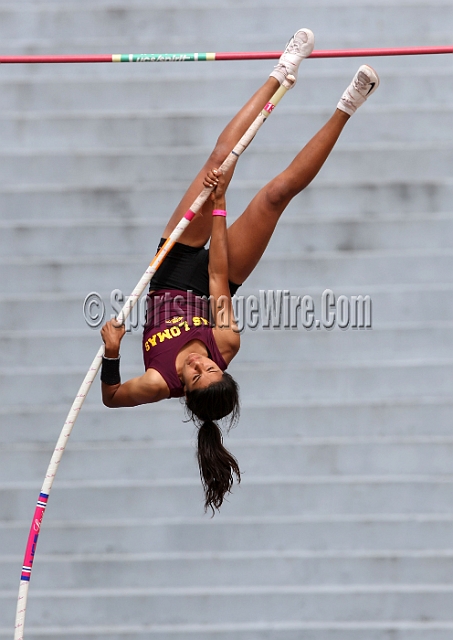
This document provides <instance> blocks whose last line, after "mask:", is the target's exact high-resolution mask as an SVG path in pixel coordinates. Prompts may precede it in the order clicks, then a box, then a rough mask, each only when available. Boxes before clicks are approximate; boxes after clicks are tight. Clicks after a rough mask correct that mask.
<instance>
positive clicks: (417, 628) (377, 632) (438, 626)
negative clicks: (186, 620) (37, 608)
mask: <svg viewBox="0 0 453 640" xmlns="http://www.w3.org/2000/svg"><path fill="white" fill-rule="evenodd" d="M269 629H271V630H269ZM30 631H31V633H30ZM364 631H365V632H366V634H367V638H368V639H369V640H387V638H388V635H389V633H390V634H392V636H393V638H395V640H424V638H425V637H426V634H427V633H429V634H430V638H431V640H450V635H451V624H450V623H448V622H446V623H430V622H426V623H424V622H421V623H412V622H410V621H409V622H406V621H405V622H399V623H398V622H384V623H382V622H373V623H360V622H357V623H347V622H346V623H335V622H326V623H317V622H308V623H305V624H304V623H298V622H294V621H292V622H286V621H279V622H276V623H273V624H267V623H263V622H255V623H247V624H225V625H206V626H201V625H182V626H173V625H164V626H146V625H145V626H141V627H137V626H135V627H133V628H130V627H127V629H124V627H119V628H118V627H110V626H104V627H100V626H96V627H85V628H84V629H81V627H80V626H77V627H75V628H74V629H71V630H70V632H71V638H73V639H74V640H85V639H86V637H87V636H88V637H89V636H90V635H93V634H100V635H101V637H103V636H105V635H107V636H108V638H109V640H135V639H136V638H142V637H143V635H145V636H147V637H150V638H162V637H165V634H168V636H167V637H170V638H172V640H187V638H199V637H202V638H203V640H235V638H237V637H238V635H239V634H240V637H241V638H244V640H261V638H262V637H263V633H266V640H299V638H300V634H301V633H303V634H304V638H306V640H362V638H363V633H364ZM45 633H46V634H48V635H47V636H44V637H48V638H49V639H50V638H52V637H54V636H55V635H58V634H59V633H61V628H60V627H53V628H46V630H45ZM28 635H29V636H31V637H32V638H42V637H43V635H42V633H41V632H40V631H39V630H37V629H36V627H35V628H33V627H32V628H31V629H28ZM0 637H9V636H8V633H7V631H6V630H5V632H4V633H3V634H2V630H1V629H0Z"/></svg>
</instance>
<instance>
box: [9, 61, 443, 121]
mask: <svg viewBox="0 0 453 640" xmlns="http://www.w3.org/2000/svg"><path fill="white" fill-rule="evenodd" d="M269 62H270V63H271V64H269ZM361 63H363V62H362V61H360V60H359V61H357V60H352V61H351V60H350V61H349V62H348V64H347V65H344V63H343V65H342V68H341V69H340V72H339V71H338V68H332V67H329V68H326V69H324V70H323V71H320V70H316V68H314V67H310V68H309V69H308V70H306V71H305V72H304V73H303V74H302V71H301V72H300V73H301V75H300V80H299V81H298V84H297V85H296V87H295V88H294V89H293V90H292V92H291V93H289V94H288V96H287V97H285V99H284V101H283V102H282V107H280V106H279V107H278V109H279V110H282V109H283V108H284V107H283V105H286V104H287V105H288V107H291V106H299V105H300V104H303V105H307V106H310V107H311V108H315V107H322V108H323V109H326V108H329V109H330V110H331V111H332V112H333V110H334V109H335V107H336V105H337V103H338V100H339V98H340V97H341V95H342V93H343V91H344V90H345V89H346V87H347V86H348V84H349V82H350V81H351V79H352V77H353V76H354V74H355V72H356V71H357V68H358V67H359V66H360V64H361ZM272 68H273V61H268V66H267V67H266V69H265V70H264V72H261V73H259V72H258V73H257V72H256V71H255V72H247V73H245V72H242V73H237V72H236V73H232V71H229V72H224V73H216V74H215V75H214V77H208V78H207V77H206V75H205V74H203V73H202V72H200V71H198V72H197V74H196V75H194V74H192V73H191V74H190V75H189V74H188V73H183V72H181V71H179V75H174V76H173V77H170V78H169V77H164V78H159V77H153V76H151V74H150V77H147V78H146V79H143V78H121V82H118V79H117V78H116V77H115V75H114V71H113V72H111V74H110V75H109V76H108V77H101V78H99V77H93V78H88V77H86V76H85V75H82V76H80V77H78V76H73V77H72V76H67V75H66V76H62V77H56V78H54V77H51V78H47V77H44V78H39V77H38V78H34V77H30V76H27V75H25V76H24V75H20V72H19V73H18V74H15V75H14V76H11V77H9V78H2V79H1V82H0V88H1V92H0V108H1V110H2V111H6V112H15V113H16V114H17V113H18V112H19V113H27V112H31V113H33V114H35V113H36V112H42V113H43V115H46V114H50V113H54V112H55V111H66V110H75V111H77V112H80V110H81V108H83V110H90V111H93V110H95V111H99V110H102V111H105V112H109V111H110V112H113V113H115V114H116V113H118V112H122V113H124V114H125V115H126V114H127V113H128V112H132V113H136V112H137V110H143V109H146V110H148V111H152V110H157V111H158V112H162V111H165V110H168V111H170V112H174V111H175V106H177V105H181V106H180V107H179V108H180V109H181V110H182V111H187V109H188V108H190V109H191V110H193V111H195V112H196V111H197V107H198V105H200V104H202V105H206V104H210V105H211V108H212V110H213V111H214V112H215V111H216V109H217V108H219V109H221V111H224V109H225V104H228V105H231V107H230V108H232V109H238V108H239V107H241V106H242V104H244V102H245V101H246V100H247V99H248V98H249V97H250V94H251V93H252V92H253V91H255V90H256V89H258V87H259V86H260V85H261V83H262V82H263V81H264V80H266V78H267V76H268V75H269V73H270V71H271V70H272ZM449 74H450V72H449V69H448V67H446V68H443V67H440V68H435V69H432V68H429V67H428V68H426V69H424V68H423V66H421V65H419V66H417V67H416V68H415V69H413V70H411V72H410V73H409V72H407V71H406V70H404V69H403V70H398V67H396V68H395V67H393V68H392V70H391V71H390V70H388V71H385V72H384V73H383V74H382V76H383V77H382V79H381V86H380V87H379V91H378V92H376V94H375V95H373V105H374V107H379V108H380V109H383V108H385V107H386V108H387V109H388V110H389V112H390V110H391V108H392V107H397V108H399V107H401V104H405V105H410V104H412V103H414V104H415V105H416V109H420V107H422V108H426V109H428V107H429V106H431V105H432V106H433V107H434V108H436V107H437V108H438V107H440V106H448V105H449V104H451V99H452V93H453V89H452V88H451V86H450V83H449ZM414 80H416V81H414ZM81 95H83V96H84V99H83V103H82V104H81V100H80V96H81ZM370 104H371V101H370ZM204 108H205V107H204ZM359 113H360V112H359ZM355 117H360V116H358V114H357V116H355ZM219 133H220V132H219Z"/></svg>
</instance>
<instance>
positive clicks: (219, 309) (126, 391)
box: [101, 29, 379, 509]
mask: <svg viewBox="0 0 453 640" xmlns="http://www.w3.org/2000/svg"><path fill="white" fill-rule="evenodd" d="M313 46H314V36H313V33H312V32H311V31H310V30H309V29H301V30H299V31H298V32H297V33H296V34H295V35H294V36H293V37H292V38H291V40H290V41H289V43H288V45H287V47H286V49H285V51H284V53H283V54H282V56H281V57H280V60H279V63H278V65H277V66H276V67H275V69H274V70H273V71H272V73H271V74H270V76H269V78H268V80H267V81H266V82H265V83H264V85H263V86H262V87H261V88H260V89H258V91H257V92H256V93H255V94H254V95H253V96H252V98H251V99H250V100H249V101H248V102H247V103H246V105H245V106H244V107H243V108H242V109H241V110H240V111H239V113H238V114H237V115H236V116H235V117H234V118H233V120H232V121H231V122H230V123H229V124H228V125H227V127H226V128H225V130H224V131H223V132H222V133H221V135H220V137H219V139H218V140H217V143H216V145H215V147H214V150H213V151H212V153H211V155H210V156H209V158H208V160H207V161H206V163H205V165H204V166H203V168H202V169H201V171H200V172H199V174H198V175H197V177H196V178H195V179H194V181H193V182H192V184H191V185H190V187H189V188H188V190H187V191H186V193H185V195H184V197H183V198H182V200H181V202H180V203H179V205H178V207H177V208H176V210H175V212H174V213H173V215H172V216H171V218H170V220H169V222H168V224H167V226H166V227H165V229H164V232H163V236H162V238H163V239H165V238H167V237H168V236H169V235H170V233H171V232H172V231H173V229H174V228H175V226H176V225H177V224H178V222H179V221H180V220H181V218H182V217H183V215H184V214H185V213H186V211H187V210H188V209H189V207H190V206H191V204H192V203H193V202H194V200H195V199H196V197H197V196H198V195H199V193H200V192H201V191H202V189H203V187H214V190H213V192H212V194H211V198H210V200H208V201H207V202H206V203H205V204H204V206H203V208H202V210H201V214H202V215H197V216H196V217H195V219H194V220H193V221H192V222H191V224H190V225H189V227H188V228H187V229H186V230H185V231H184V233H183V236H182V240H183V242H182V243H176V244H175V246H174V247H173V248H172V249H171V251H170V252H169V254H168V255H167V257H166V258H165V260H164V262H163V263H162V265H161V267H160V268H159V270H158V271H157V272H156V274H155V275H154V277H153V278H152V280H151V283H150V293H149V296H148V314H147V322H146V325H145V328H144V334H143V355H144V363H145V373H144V374H143V375H141V376H139V377H137V378H133V379H131V380H127V381H126V382H123V383H122V382H121V379H120V370H119V351H120V343H121V340H122V338H123V336H124V333H125V328H124V326H123V325H118V323H117V322H116V321H115V320H111V321H109V322H107V323H106V324H105V325H104V327H103V328H102V331H101V335H102V339H103V340H104V343H105V357H104V358H103V363H102V371H101V381H102V398H103V401H104V404H105V405H106V406H108V407H132V406H135V405H139V404H145V403H150V402H158V401H159V400H164V399H165V398H174V397H183V396H184V397H185V402H186V407H187V410H188V413H189V415H190V417H191V418H192V419H193V420H194V422H195V423H196V425H197V427H198V453H197V456H198V463H199V467H200V476H201V480H202V483H203V488H204V491H205V508H207V507H211V508H212V509H219V508H220V506H221V504H222V502H223V499H224V496H225V494H226V493H227V492H229V491H230V489H231V486H232V483H233V475H236V477H237V480H238V481H240V471H239V467H238V464H237V461H236V460H235V458H234V457H233V456H232V455H231V454H230V453H229V452H228V451H227V450H226V449H225V447H224V446H223V443H222V434H221V431H220V428H219V426H218V425H217V423H216V421H218V420H220V419H221V418H224V417H226V416H228V428H230V427H231V426H232V425H233V424H234V423H235V421H236V420H237V418H238V416H239V394H238V386H237V384H236V382H235V381H234V379H233V378H232V377H231V376H230V375H229V374H228V373H226V371H225V370H226V368H227V367H228V365H229V363H230V362H231V360H232V359H233V358H234V357H235V355H236V354H237V352H238V350H239V343H240V336H239V332H238V330H237V326H236V324H235V321H234V316H233V310H232V304H231V296H232V295H234V293H235V292H236V290H237V289H238V287H239V286H240V284H241V283H243V282H244V281H245V280H246V279H247V277H248V276H249V275H250V273H251V272H252V271H253V269H254V268H255V267H256V265H257V264H258V262H259V260H260V258H261V256H262V255H263V253H264V251H265V249H266V246H267V244H268V242H269V240H270V238H271V236H272V233H273V231H274V229H275V226H276V224H277V222H278V219H279V218H280V215H281V214H282V213H283V211H284V210H285V208H286V206H287V205H288V204H289V202H290V201H291V199H292V198H294V196H296V195H297V194H298V193H300V192H301V191H302V190H303V189H305V187H306V186H307V185H309V184H310V182H311V181H312V180H313V178H314V177H315V176H316V175H317V173H318V172H319V170H320V169H321V167H322V166H323V164H324V162H325V161H326V159H327V157H328V156H329V154H330V152H331V151H332V149H333V147H334V145H335V143H336V141H337V139H338V137H339V135H340V133H341V132H342V130H343V127H344V126H345V124H346V123H347V121H348V120H349V118H350V116H351V115H352V114H353V113H354V112H355V111H356V109H357V108H358V107H359V106H360V105H361V104H363V103H364V102H365V100H366V99H367V98H368V96H370V95H371V94H372V93H373V92H374V91H375V90H376V89H377V87H378V85H379V78H378V76H377V74H376V72H375V71H374V70H373V69H372V68H371V67H368V66H367V65H363V66H361V67H360V68H359V70H358V72H357V73H356V75H355V76H354V78H353V80H352V82H351V84H350V85H349V87H348V88H347V89H346V91H345V93H344V94H343V96H342V97H341V99H340V101H339V103H338V105H337V108H336V110H335V112H334V114H333V115H332V117H331V118H330V119H329V120H328V122H327V123H326V124H325V125H324V126H323V127H322V129H321V130H320V131H318V133H316V135H315V136H314V137H313V138H312V139H311V140H310V142H309V143H308V144H307V145H306V146H305V147H304V148H303V149H302V150H301V151H300V152H299V154H298V155H297V156H296V157H295V158H294V160H293V161H292V162H291V164H290V165H289V166H288V167H287V168H286V169H285V170H284V171H283V172H282V173H280V174H279V175H278V176H277V177H275V178H274V179H273V180H271V181H270V182H269V183H268V184H267V185H266V186H265V187H264V188H262V189H261V190H260V191H259V192H258V194H257V195H256V196H255V197H254V198H253V200H252V201H251V203H250V204H249V205H248V207H247V208H246V209H245V211H244V212H243V213H242V215H241V216H240V217H239V218H238V219H237V220H235V222H234V223H233V224H232V225H231V226H230V227H228V228H227V226H226V213H225V209H226V205H225V191H226V189H227V187H228V184H229V182H230V180H231V178H232V174H233V170H234V169H230V170H229V171H228V172H227V173H226V175H222V173H221V172H220V171H219V170H218V169H217V167H219V166H220V165H221V164H222V162H223V161H224V159H225V158H226V157H227V156H228V154H229V153H230V151H231V150H232V149H233V148H234V146H235V145H236V144H237V142H238V140H239V139H240V138H241V137H242V136H243V134H244V133H245V132H246V131H247V129H248V128H249V126H250V125H251V124H252V122H253V121H254V120H255V118H256V117H257V115H258V114H259V113H260V112H261V111H262V109H263V108H264V106H265V105H266V104H267V103H268V102H269V100H270V99H271V97H272V96H273V94H274V93H275V91H276V90H277V89H278V87H279V85H280V84H284V83H287V84H285V86H288V87H290V86H291V83H290V82H289V81H287V80H286V78H287V76H288V75H292V76H294V77H295V78H297V72H298V67H299V64H300V62H301V61H302V60H303V59H304V58H306V57H308V56H309V55H310V53H311V52H312V50H313ZM163 239H162V240H161V243H160V245H159V246H161V245H162V244H163V241H164V240H163ZM209 239H210V248H209V249H206V248H205V244H206V243H207V242H208V240H209ZM191 292H193V293H191ZM209 297H210V302H209V303H208V301H207V298H209ZM209 305H210V308H209Z"/></svg>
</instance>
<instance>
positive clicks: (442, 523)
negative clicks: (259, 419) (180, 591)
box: [1, 488, 453, 589]
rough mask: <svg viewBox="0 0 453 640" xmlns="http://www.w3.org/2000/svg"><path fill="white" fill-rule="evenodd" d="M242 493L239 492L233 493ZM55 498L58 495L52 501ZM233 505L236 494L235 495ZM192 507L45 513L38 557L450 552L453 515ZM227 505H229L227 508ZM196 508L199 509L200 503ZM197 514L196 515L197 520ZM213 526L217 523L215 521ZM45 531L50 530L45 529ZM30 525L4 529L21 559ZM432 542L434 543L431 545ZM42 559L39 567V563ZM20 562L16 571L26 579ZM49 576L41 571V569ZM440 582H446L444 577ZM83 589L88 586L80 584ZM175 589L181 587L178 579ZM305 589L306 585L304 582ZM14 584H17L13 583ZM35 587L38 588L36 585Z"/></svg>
mask: <svg viewBox="0 0 453 640" xmlns="http://www.w3.org/2000/svg"><path fill="white" fill-rule="evenodd" d="M240 490H242V488H241V489H238V488H236V489H235V494H234V495H235V496H237V494H238V492H239V491H240ZM27 495H28V498H29V502H30V504H31V505H32V504H33V502H36V498H37V494H36V492H34V493H33V492H31V491H28V493H27ZM52 500H53V498H52ZM229 502H233V496H231V497H230V498H229ZM197 504H198V511H196V510H195V508H194V509H193V510H192V515H191V517H190V518H185V517H183V516H178V517H176V518H175V517H170V518H165V517H159V518H152V519H149V518H140V517H139V518H134V519H133V520H128V519H126V518H121V514H119V513H118V511H116V512H115V513H116V517H112V516H110V517H109V518H95V519H91V520H81V519H80V518H78V517H77V514H74V513H73V514H72V516H71V517H69V518H65V519H64V520H62V519H60V520H57V519H56V518H55V512H54V515H53V516H52V514H51V513H50V511H49V513H47V515H46V523H45V527H46V531H47V536H45V535H42V536H41V537H40V539H39V558H42V557H43V556H44V557H45V556H46V555H49V554H64V555H65V556H66V558H67V560H69V559H70V558H71V557H73V556H74V553H75V549H77V551H76V555H78V554H85V553H87V554H101V555H107V554H108V555H109V556H111V557H112V558H114V557H116V554H128V553H130V552H131V549H139V551H138V553H140V552H141V553H142V554H143V558H146V554H147V553H150V549H151V550H152V553H156V554H159V555H160V554H162V556H163V557H165V554H168V553H171V552H172V551H175V550H176V551H175V553H179V554H186V553H188V554H192V553H194V554H197V553H200V551H203V552H205V553H208V554H217V553H219V551H220V550H221V551H222V553H241V554H245V555H249V556H250V557H253V555H254V554H256V553H262V554H263V556H265V555H266V553H279V552H281V551H282V550H283V551H285V550H286V551H295V552H301V553H303V552H304V551H307V552H309V551H312V552H313V553H315V554H316V553H319V554H322V552H326V551H330V552H331V553H333V554H335V553H339V554H341V553H344V554H345V555H346V556H347V557H348V556H349V555H350V554H351V553H352V554H354V553H359V552H362V553H365V554H366V553H367V552H369V553H373V552H374V551H375V550H376V549H380V550H381V551H382V550H385V552H386V553H388V554H391V555H392V556H395V557H397V556H398V554H399V553H408V554H410V553H411V552H413V553H414V554H417V553H422V552H423V551H427V552H428V551H429V552H431V553H433V554H434V555H435V554H436V553H438V554H439V556H442V554H445V553H447V552H448V550H450V549H451V535H452V527H453V522H452V518H451V514H448V513H447V514H442V513H411V514H401V513H400V514H389V513H381V514H376V513H362V514H346V515H345V514H333V513H332V514H328V515H326V514H312V513H309V514H305V515H303V516H299V515H295V514H293V515H282V516H271V515H269V516H267V515H266V516H261V517H252V516H248V515H246V516H243V517H239V516H236V517H225V515H220V516H216V517H215V518H214V519H213V520H211V519H210V518H209V517H206V516H203V515H202V510H201V506H200V504H199V502H198V503H197ZM225 506H227V505H225ZM194 507H195V505H194ZM195 515H196V517H195ZM213 523H214V524H213ZM43 526H44V525H43ZM29 527H30V523H29V521H28V520H21V521H20V522H17V521H15V520H11V521H9V522H6V523H3V524H2V529H1V530H2V539H4V540H5V543H6V544H7V545H8V550H9V553H11V554H14V555H15V556H16V557H17V556H19V557H20V558H21V559H23V552H24V546H25V542H26V540H27V535H28V532H29ZM427 540H429V541H430V544H429V545H428V544H427V543H426V541H427ZM39 558H38V554H37V559H36V566H39V565H38V562H40V564H41V567H42V566H43V562H42V561H39ZM21 568H22V567H21V565H20V564H19V565H18V567H17V569H18V571H17V577H18V578H19V579H20V575H19V574H20V570H21ZM39 570H40V571H43V569H39ZM439 581H440V578H439ZM82 584H85V583H82ZM176 584H177V582H176ZM302 584H303V583H302ZM13 586H14V587H15V586H16V585H15V584H14V585H13ZM34 588H35V589H38V588H39V583H38V582H36V581H35V582H34Z"/></svg>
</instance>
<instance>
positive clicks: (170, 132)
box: [0, 79, 453, 153]
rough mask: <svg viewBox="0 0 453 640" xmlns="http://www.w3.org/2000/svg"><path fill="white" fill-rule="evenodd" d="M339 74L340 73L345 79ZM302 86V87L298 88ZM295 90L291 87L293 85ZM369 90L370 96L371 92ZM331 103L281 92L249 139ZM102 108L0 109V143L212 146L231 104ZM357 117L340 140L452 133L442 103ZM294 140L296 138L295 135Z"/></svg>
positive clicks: (447, 137)
mask: <svg viewBox="0 0 453 640" xmlns="http://www.w3.org/2000/svg"><path fill="white" fill-rule="evenodd" d="M346 81H347V80H346V79H345V82H346ZM302 92H303V89H302ZM294 93H295V92H294ZM373 97H374V96H373ZM333 106H334V105H332V108H325V107H323V108H318V109H316V108H314V107H313V106H312V105H311V104H305V101H304V99H303V96H301V95H300V92H299V93H297V95H294V96H291V95H290V96H288V101H287V102H286V103H282V104H281V106H279V108H278V109H277V111H276V112H275V113H274V114H272V119H271V120H270V121H269V123H268V126H267V127H266V129H270V131H266V129H263V130H262V133H261V132H260V135H259V138H257V140H256V141H255V142H254V146H255V145H256V146H258V145H259V144H263V143H265V141H266V140H269V139H274V140H275V139H277V140H278V141H279V143H280V144H282V143H284V144H294V130H295V129H300V128H301V127H303V129H304V130H306V131H307V134H309V132H312V133H314V132H315V131H317V130H318V129H320V128H321V127H322V125H323V124H324V123H325V122H326V120H327V119H328V118H329V117H330V116H331V115H332V112H333ZM105 109H106V106H104V110H101V111H100V112H97V113H96V112H93V111H82V112H74V111H69V112H68V111H57V112H50V113H42V112H34V113H33V112H32V113H30V112H23V111H21V112H19V113H16V112H11V113H9V114H7V113H2V114H0V135H1V137H2V140H3V148H6V149H8V148H11V149H15V150H16V151H17V150H19V149H24V150H30V151H33V152H35V153H36V152H37V151H38V150H43V151H46V152H47V151H49V150H50V149H53V148H55V149H61V147H62V146H64V147H65V148H66V149H68V150H69V149H70V148H71V146H72V147H74V148H75V149H79V148H80V147H84V148H85V149H88V148H94V149H96V148H103V149H109V148H113V149H122V148H124V149H125V150H126V151H127V150H128V149H129V148H130V147H139V148H140V147H143V148H147V147H155V146H158V147H159V146H168V145H170V144H171V145H174V144H176V145H179V146H180V145H212V144H213V142H214V141H215V140H216V138H217V137H218V135H219V132H220V131H221V130H222V127H223V126H225V124H226V122H227V121H228V119H229V118H230V117H232V116H233V115H234V112H233V110H232V109H231V108H229V109H226V108H222V109H219V111H218V112H217V113H216V114H212V112H211V111H209V110H207V109H202V110H197V112H196V113H194V112H193V111H190V110H187V111H185V112H184V111H183V110H181V109H179V110H176V109H174V110H173V111H170V112H161V111H159V112H155V111H153V112H148V111H147V110H146V108H145V107H142V108H141V110H137V112H136V113H133V112H132V113H127V114H124V113H121V112H118V113H111V112H110V111H106V110H105ZM359 113H360V117H357V118H354V121H353V124H352V126H350V127H346V128H345V130H344V131H343V133H342V136H341V141H342V142H348V141H351V142H357V140H360V141H361V142H362V143H363V144H367V143H369V142H371V143H373V142H374V141H375V140H376V139H380V140H382V141H390V142H399V141H401V142H411V141H413V140H414V141H416V142H421V141H422V140H424V141H425V142H427V143H432V142H434V141H437V142H441V143H445V142H446V141H450V142H451V141H452V140H453V132H452V129H453V110H452V109H451V107H450V106H449V105H438V106H433V105H427V106H425V107H423V106H419V105H415V106H414V105H412V104H404V103H403V104H401V105H399V106H394V107H393V108H392V110H391V111H390V113H389V110H388V108H387V107H386V106H375V105H374V104H372V103H371V101H370V103H369V104H367V107H366V110H363V111H360V112H359ZM300 142H301V144H302V143H303V140H302V139H301V140H300Z"/></svg>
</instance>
